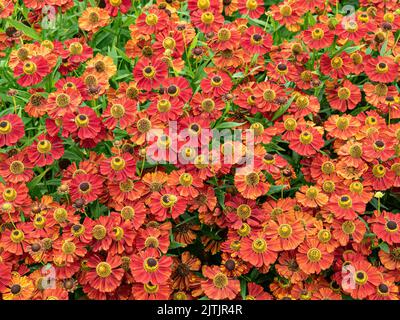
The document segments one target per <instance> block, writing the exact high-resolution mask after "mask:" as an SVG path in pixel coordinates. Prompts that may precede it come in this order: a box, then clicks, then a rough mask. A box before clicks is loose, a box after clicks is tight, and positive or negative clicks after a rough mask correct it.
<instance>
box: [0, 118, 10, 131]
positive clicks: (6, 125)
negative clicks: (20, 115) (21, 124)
mask: <svg viewBox="0 0 400 320" xmlns="http://www.w3.org/2000/svg"><path fill="white" fill-rule="evenodd" d="M11 130H12V125H11V122H10V121H8V120H1V121H0V134H8V133H10V132H11Z"/></svg>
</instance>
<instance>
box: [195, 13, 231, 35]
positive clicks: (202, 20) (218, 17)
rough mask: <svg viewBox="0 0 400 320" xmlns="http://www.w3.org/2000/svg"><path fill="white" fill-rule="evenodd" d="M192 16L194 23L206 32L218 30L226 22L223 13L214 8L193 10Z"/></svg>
mask: <svg viewBox="0 0 400 320" xmlns="http://www.w3.org/2000/svg"><path fill="white" fill-rule="evenodd" d="M190 18H191V21H192V23H193V25H194V26H195V27H196V28H198V29H199V30H200V31H201V32H204V33H206V34H207V33H209V32H218V30H219V29H221V28H222V26H223V24H224V17H223V16H222V14H221V13H220V12H218V11H217V10H214V9H212V8H210V9H207V10H196V11H194V12H191V15H190Z"/></svg>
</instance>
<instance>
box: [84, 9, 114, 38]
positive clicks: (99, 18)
mask: <svg viewBox="0 0 400 320" xmlns="http://www.w3.org/2000/svg"><path fill="white" fill-rule="evenodd" d="M109 23H110V15H109V14H108V12H107V10H105V9H103V8H98V7H88V8H86V9H85V10H84V11H83V12H82V14H81V16H80V17H79V19H78V25H79V28H80V29H82V30H85V31H88V32H93V33H95V32H97V31H98V30H99V29H100V28H102V27H105V26H107V25H108V24H109Z"/></svg>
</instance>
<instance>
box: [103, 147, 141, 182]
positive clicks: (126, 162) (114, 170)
mask: <svg viewBox="0 0 400 320" xmlns="http://www.w3.org/2000/svg"><path fill="white" fill-rule="evenodd" d="M100 172H101V174H102V175H104V176H106V177H107V178H108V179H109V180H115V181H118V182H121V181H125V180H126V179H133V178H135V177H136V163H135V161H134V159H133V157H132V156H131V155H130V154H129V153H127V152H125V153H123V154H122V155H120V156H114V157H111V158H108V159H106V160H104V161H103V162H102V163H101V164H100Z"/></svg>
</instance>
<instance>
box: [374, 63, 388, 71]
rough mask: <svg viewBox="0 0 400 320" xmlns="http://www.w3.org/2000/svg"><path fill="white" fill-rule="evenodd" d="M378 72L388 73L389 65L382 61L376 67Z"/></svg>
mask: <svg viewBox="0 0 400 320" xmlns="http://www.w3.org/2000/svg"><path fill="white" fill-rule="evenodd" d="M375 70H376V72H378V73H386V72H388V71H389V66H388V65H387V64H386V63H385V62H380V63H378V64H377V65H376V67H375Z"/></svg>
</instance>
